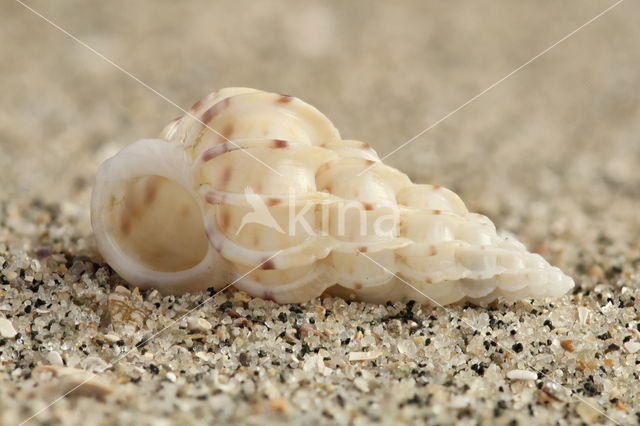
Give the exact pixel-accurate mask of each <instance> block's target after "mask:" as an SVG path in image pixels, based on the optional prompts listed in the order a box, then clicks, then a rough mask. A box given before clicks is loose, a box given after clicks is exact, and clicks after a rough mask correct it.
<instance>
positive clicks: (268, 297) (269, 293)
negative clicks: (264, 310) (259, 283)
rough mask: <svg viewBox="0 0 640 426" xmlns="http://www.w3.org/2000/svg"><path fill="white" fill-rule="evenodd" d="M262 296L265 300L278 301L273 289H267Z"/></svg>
mask: <svg viewBox="0 0 640 426" xmlns="http://www.w3.org/2000/svg"><path fill="white" fill-rule="evenodd" d="M262 298H263V299H264V300H270V301H272V302H276V296H275V295H274V294H273V292H272V291H269V290H265V292H264V294H263V295H262Z"/></svg>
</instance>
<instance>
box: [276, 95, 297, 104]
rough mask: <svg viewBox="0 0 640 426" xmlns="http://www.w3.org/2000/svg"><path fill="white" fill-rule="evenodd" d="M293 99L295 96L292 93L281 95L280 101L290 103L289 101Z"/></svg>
mask: <svg viewBox="0 0 640 426" xmlns="http://www.w3.org/2000/svg"><path fill="white" fill-rule="evenodd" d="M293 99H294V97H293V96H290V95H280V97H279V98H278V103H281V104H288V103H289V102H291V101H293Z"/></svg>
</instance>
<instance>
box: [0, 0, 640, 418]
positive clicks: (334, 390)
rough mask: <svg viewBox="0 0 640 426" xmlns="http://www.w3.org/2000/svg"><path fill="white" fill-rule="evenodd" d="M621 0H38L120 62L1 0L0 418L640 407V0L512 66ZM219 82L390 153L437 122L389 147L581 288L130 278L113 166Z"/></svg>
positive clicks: (400, 161)
mask: <svg viewBox="0 0 640 426" xmlns="http://www.w3.org/2000/svg"><path fill="white" fill-rule="evenodd" d="M611 4H614V3H613V2H608V3H607V4H605V3H603V2H599V1H577V0H574V1H570V2H563V3H561V4H560V3H557V2H551V1H548V2H536V3H524V2H518V3H514V2H511V1H494V2H465V3H463V2H446V3H444V2H435V1H433V2H422V1H413V2H406V3H402V4H397V5H394V4H392V3H390V2H369V1H354V2H337V1H336V2H322V3H320V2H304V3H302V2H293V1H275V2H261V3H255V2H250V1H248V0H246V1H245V0H242V1H237V2H216V3H214V4H210V3H208V2H196V1H193V2H169V1H166V2H154V3H153V5H151V3H147V4H146V5H143V4H138V3H136V4H131V3H130V2H99V3H92V4H88V3H86V2H80V1H65V2H45V1H33V2H29V5H30V6H31V7H33V8H34V9H35V10H37V11H38V12H40V13H42V14H43V15H45V16H46V17H47V18H48V19H50V20H51V21H52V22H54V23H56V24H57V25H59V26H60V27H62V28H64V29H66V30H67V31H69V32H70V33H72V34H73V35H74V36H76V37H77V38H78V39H79V40H81V41H82V42H83V43H86V44H88V45H89V46H91V47H92V48H94V49H95V50H96V51H97V52H99V53H100V54H102V55H105V56H106V57H108V58H109V59H110V60H111V61H113V63H115V64H117V65H118V66H120V67H122V68H123V69H125V70H127V71H128V72H130V73H131V75H126V74H125V73H123V72H122V71H120V70H118V69H117V68H116V66H114V65H113V64H110V63H108V62H105V60H104V59H102V58H100V57H99V56H97V55H96V53H94V52H92V51H91V50H89V49H88V48H87V47H85V46H82V45H81V44H79V43H77V42H75V41H74V40H72V39H71V38H69V37H68V36H66V35H65V34H63V33H62V32H60V31H59V30H57V29H55V28H54V27H52V26H51V25H50V24H48V23H47V22H45V21H44V20H43V19H42V18H40V17H38V16H36V15H34V14H33V13H32V12H30V11H29V10H27V9H25V8H24V7H23V6H21V5H20V4H19V3H17V2H11V1H9V2H5V3H4V4H3V5H2V6H0V15H1V16H3V18H4V19H3V23H2V25H1V26H0V39H1V40H2V43H0V58H1V59H2V60H1V61H0V93H2V96H0V111H1V112H0V318H1V319H2V320H0V424H2V425H14V424H19V423H21V422H23V421H25V420H27V419H30V417H31V416H33V415H35V414H37V416H35V417H33V418H31V419H30V424H154V425H155V424H213V423H225V424H226V423H233V424H260V425H265V424H281V423H289V424H354V425H355V424H369V423H377V424H395V423H412V424H415V423H418V422H422V423H427V424H453V423H457V424H458V423H459V424H548V423H551V422H557V423H559V424H581V423H598V422H601V423H605V424H607V423H609V424H610V423H616V422H617V423H621V424H634V423H638V422H640V408H639V407H640V387H639V386H638V380H639V377H638V374H639V371H640V367H639V365H640V284H639V283H640V271H639V265H640V244H639V243H638V240H639V239H638V236H639V235H640V215H639V214H638V211H639V207H640V190H639V189H638V188H640V172H639V171H638V166H637V164H638V160H639V159H640V140H639V138H640V137H639V135H640V98H639V97H638V96H637V93H640V73H639V71H638V70H639V69H640V67H638V64H640V49H638V40H640V27H638V25H637V19H635V17H636V16H638V15H639V13H640V6H639V5H638V4H637V3H634V2H631V1H626V2H623V3H621V4H619V5H618V6H616V7H615V8H614V9H612V10H611V11H610V12H608V13H606V14H605V15H603V16H602V17H601V18H599V19H597V20H596V21H594V22H593V23H591V24H589V25H588V26H586V27H585V28H583V29H582V30H580V31H579V32H577V33H576V34H575V35H573V36H571V37H570V38H568V39H566V40H565V41H563V42H562V43H560V44H558V45H557V46H555V47H554V48H553V49H551V50H550V51H548V52H547V53H545V54H544V55H543V56H541V57H539V58H538V59H536V60H535V61H533V62H531V63H529V64H528V65H526V66H525V67H523V68H522V69H521V70H519V71H518V72H516V73H515V74H513V75H511V76H510V77H509V78H507V79H506V80H504V81H502V82H500V83H499V84H497V85H495V86H492V85H493V84H494V83H496V82H498V81H500V80H501V79H502V78H503V77H505V76H507V75H509V73H511V72H512V71H514V70H516V69H517V68H518V67H519V66H521V65H522V64H525V63H526V62H527V61H529V60H530V59H532V58H533V57H535V56H536V55H537V54H539V53H540V52H543V51H544V50H545V49H547V48H548V47H550V46H552V45H553V44H554V43H556V42H557V41H559V40H561V39H562V38H563V37H565V36H567V35H568V34H569V33H571V32H572V31H573V30H575V29H576V28H578V27H579V26H581V25H582V24H584V23H585V22H587V21H589V20H590V19H591V18H593V17H595V16H596V15H598V14H599V13H600V12H601V11H603V10H604V9H605V8H606V7H608V5H611ZM132 76H135V77H136V78H138V79H140V80H141V81H142V82H144V83H145V84H146V85H147V86H148V87H145V86H144V85H142V84H141V83H140V82H138V81H135V79H134V78H132ZM225 86H249V87H256V88H260V89H263V90H269V91H275V92H280V93H288V94H292V95H296V96H298V97H300V98H302V99H303V100H305V101H307V102H309V103H311V104H312V105H315V106H317V107H318V108H319V109H320V110H321V111H323V112H324V113H326V114H327V116H329V117H330V118H331V119H332V120H333V121H334V123H335V124H336V126H337V127H338V128H339V129H340V130H341V133H342V134H343V136H344V137H346V138H354V139H359V140H363V141H366V142H368V143H370V144H371V145H372V146H373V147H374V148H375V149H376V150H377V151H378V152H379V153H380V154H381V155H384V154H387V153H389V152H390V151H392V150H393V149H394V147H397V146H400V144H402V143H403V142H405V141H407V140H409V139H411V138H412V137H414V136H415V135H417V134H419V133H420V132H422V131H423V130H425V129H429V128H430V127H431V126H432V125H433V124H435V123H437V125H436V126H435V127H433V128H430V129H429V130H428V131H427V132H426V133H424V134H423V135H421V136H420V137H418V138H417V139H415V140H414V141H412V142H410V143H409V144H408V145H407V146H406V147H404V148H403V149H401V150H399V151H398V152H397V153H395V154H393V155H391V156H389V158H387V159H386V160H385V161H386V162H388V163H390V164H392V165H393V166H395V167H398V168H399V169H401V170H403V171H405V172H407V173H408V174H409V175H410V176H411V178H412V179H413V180H414V181H417V182H428V183H432V184H440V185H443V186H445V187H448V188H450V189H453V190H455V191H456V192H457V193H458V194H460V196H461V197H462V199H463V200H465V202H466V203H467V205H468V207H469V208H470V209H471V210H473V211H477V212H481V213H483V214H486V215H488V216H489V217H490V218H492V219H493V220H494V222H495V223H496V225H497V226H498V228H500V229H504V230H507V231H509V232H512V233H514V234H515V235H517V236H518V238H519V239H520V240H521V241H523V242H524V243H525V244H526V245H527V246H528V247H529V248H530V249H531V250H533V251H536V252H538V253H540V254H542V255H543V256H544V257H545V258H547V259H548V260H549V261H550V262H552V263H553V264H554V265H556V266H559V267H560V268H562V269H563V270H564V271H565V272H566V273H568V274H569V275H571V276H572V277H573V278H574V279H575V281H576V287H575V289H574V291H573V292H572V293H571V294H568V295H566V296H564V297H563V298H561V299H559V300H555V301H550V300H537V301H532V300H523V301H520V302H517V303H503V302H499V303H495V304H493V305H491V306H489V307H484V308H482V307H475V306H470V305H454V306H448V307H446V308H438V307H428V306H418V305H413V304H403V303H395V304H394V303H389V304H386V305H374V304H365V303H360V302H356V301H344V300H342V299H334V298H329V297H323V298H320V299H315V300H313V301H311V302H309V303H306V304H302V305H277V304H274V303H272V302H269V301H264V300H262V299H256V298H252V297H249V296H247V295H246V294H244V293H241V292H233V291H227V292H225V293H223V294H219V295H216V296H215V297H213V298H211V297H210V296H211V293H203V294H195V295H185V296H182V297H174V296H166V297H163V296H162V295H160V294H159V293H157V292H154V291H144V292H139V291H137V290H136V289H133V288H131V287H129V286H128V285H127V283H126V282H124V281H123V280H122V279H121V278H119V277H118V276H117V274H115V273H114V272H113V271H112V270H111V269H110V268H109V267H108V266H107V265H104V264H103V263H102V262H101V258H100V255H99V253H98V252H97V250H96V248H95V241H94V239H93V236H92V231H91V226H90V222H89V200H90V194H91V187H92V184H93V179H94V176H95V172H96V170H97V167H98V165H99V164H100V163H101V162H102V161H104V160H105V159H106V158H108V157H109V156H111V155H113V154H114V153H115V152H117V151H118V150H119V149H121V148H122V147H124V146H125V145H127V144H128V143H131V142H132V141H134V140H136V139H139V138H143V137H152V136H155V135H157V134H158V133H159V132H160V130H161V129H162V127H163V126H164V125H165V124H166V123H167V122H168V121H169V120H171V119H172V118H174V117H175V116H177V115H180V110H179V109H178V108H177V107H176V105H178V106H181V107H184V108H187V107H189V106H190V105H191V104H192V103H193V102H194V101H195V100H197V99H198V98H200V97H201V96H203V95H204V94H206V93H208V92H210V91H213V90H215V89H218V88H221V87H225ZM488 88H491V89H490V90H488V91H487V92H485V93H483V91H484V90H485V89H488ZM480 93H483V94H482V95H481V96H479V97H478V98H477V99H475V100H473V101H472V102H471V103H469V104H466V105H465V103H466V102H467V101H469V100H470V99H472V98H473V97H474V96H476V95H478V94H480ZM163 97H164V98H166V99H163ZM167 100H169V101H170V102H169V101H167ZM171 102H173V103H175V105H172V103H171ZM462 105H465V106H464V107H463V108H462V109H459V110H457V109H458V108H459V107H460V106H462ZM454 111H455V113H453V114H451V115H450V116H447V115H448V114H449V113H451V112H454ZM445 117H446V119H444V120H442V119H443V118H445ZM440 120H442V121H440ZM200 304H202V306H201V307H200V308H199V309H194V308H197V307H198V306H199V305H200ZM185 315H186V316H185ZM183 316H185V317H184V318H181V317H183ZM5 320H6V321H5ZM176 320H177V321H176ZM102 370H105V371H104V372H103V373H101V374H99V375H98V377H96V378H94V379H92V380H91V381H89V382H87V383H84V384H83V382H84V381H85V380H86V379H88V378H90V377H91V376H92V373H91V372H92V371H102ZM75 386H78V387H77V389H75V390H74V392H72V393H71V394H70V395H68V396H66V397H64V398H62V399H60V400H57V398H58V397H60V396H62V395H64V394H65V392H67V391H69V390H71V389H73V388H74V387H75ZM52 403H53V405H51V406H49V405H50V404H52Z"/></svg>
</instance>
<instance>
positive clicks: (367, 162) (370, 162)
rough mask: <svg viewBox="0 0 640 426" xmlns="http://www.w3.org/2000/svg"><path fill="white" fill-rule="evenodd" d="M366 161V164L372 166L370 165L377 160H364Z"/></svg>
mask: <svg viewBox="0 0 640 426" xmlns="http://www.w3.org/2000/svg"><path fill="white" fill-rule="evenodd" d="M364 162H365V164H366V165H367V166H370V165H372V164H375V161H373V160H364Z"/></svg>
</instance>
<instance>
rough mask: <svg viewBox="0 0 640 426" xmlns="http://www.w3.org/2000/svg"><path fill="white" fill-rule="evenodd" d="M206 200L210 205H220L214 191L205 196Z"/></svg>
mask: <svg viewBox="0 0 640 426" xmlns="http://www.w3.org/2000/svg"><path fill="white" fill-rule="evenodd" d="M204 199H205V201H206V202H207V203H209V204H218V199H217V197H216V193H215V192H213V191H209V192H207V193H206V194H204Z"/></svg>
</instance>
